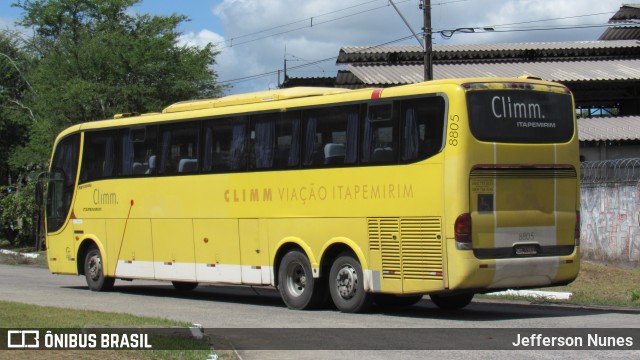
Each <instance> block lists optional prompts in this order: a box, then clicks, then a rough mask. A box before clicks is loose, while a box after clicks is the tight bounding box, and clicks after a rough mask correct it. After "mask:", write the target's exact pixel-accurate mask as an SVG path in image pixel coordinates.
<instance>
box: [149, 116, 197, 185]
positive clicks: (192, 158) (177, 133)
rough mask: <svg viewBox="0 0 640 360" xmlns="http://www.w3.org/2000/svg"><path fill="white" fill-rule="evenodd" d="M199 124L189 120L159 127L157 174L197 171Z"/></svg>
mask: <svg viewBox="0 0 640 360" xmlns="http://www.w3.org/2000/svg"><path fill="white" fill-rule="evenodd" d="M199 125H200V124H199V123H198V122H190V123H181V124H171V125H165V126H161V127H160V134H161V138H160V149H159V150H160V163H159V164H157V165H158V173H159V174H164V175H175V174H188V173H195V172H198V158H199V157H198V140H199V128H200V127H199Z"/></svg>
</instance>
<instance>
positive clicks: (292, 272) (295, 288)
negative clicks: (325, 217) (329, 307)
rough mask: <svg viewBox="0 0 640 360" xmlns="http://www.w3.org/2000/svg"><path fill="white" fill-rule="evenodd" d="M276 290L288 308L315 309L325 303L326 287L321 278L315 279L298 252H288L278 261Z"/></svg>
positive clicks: (308, 264)
mask: <svg viewBox="0 0 640 360" xmlns="http://www.w3.org/2000/svg"><path fill="white" fill-rule="evenodd" d="M278 290H279V291H280V296H281V297H282V300H283V301H284V303H285V304H286V305H287V307H288V308H290V309H294V310H308V309H315V308H318V307H320V306H321V305H323V304H324V303H326V299H327V291H326V286H325V284H324V283H323V281H322V279H321V278H318V279H315V278H314V277H313V271H312V270H311V264H310V263H309V259H308V258H307V256H306V255H305V254H303V253H302V252H300V251H299V250H292V251H289V252H288V253H286V254H285V255H284V257H283V258H282V260H281V261H280V268H279V269H278Z"/></svg>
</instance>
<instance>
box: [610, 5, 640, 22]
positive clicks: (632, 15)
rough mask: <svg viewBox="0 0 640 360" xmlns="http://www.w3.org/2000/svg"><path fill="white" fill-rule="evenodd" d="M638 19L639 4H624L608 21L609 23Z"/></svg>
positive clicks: (639, 17)
mask: <svg viewBox="0 0 640 360" xmlns="http://www.w3.org/2000/svg"><path fill="white" fill-rule="evenodd" d="M637 19H640V4H624V5H622V6H621V7H620V10H618V12H616V14H615V15H613V17H611V19H610V20H609V22H610V23H616V22H626V21H628V20H637Z"/></svg>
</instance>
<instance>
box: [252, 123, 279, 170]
mask: <svg viewBox="0 0 640 360" xmlns="http://www.w3.org/2000/svg"><path fill="white" fill-rule="evenodd" d="M279 119H280V114H279V113H276V114H273V113H272V114H264V115H256V116H252V117H251V140H250V142H249V144H250V145H249V157H250V160H249V164H250V167H251V168H252V169H270V168H272V167H273V162H274V159H275V155H276V154H275V152H276V151H277V149H276V148H275V147H276V122H277V121H278V120H279Z"/></svg>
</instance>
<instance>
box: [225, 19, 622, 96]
mask: <svg viewBox="0 0 640 360" xmlns="http://www.w3.org/2000/svg"><path fill="white" fill-rule="evenodd" d="M626 25H628V24H616V25H612V24H586V25H568V26H550V27H530V28H513V29H505V30H493V31H479V32H473V33H476V34H478V33H487V32H495V33H509V32H527V31H552V30H573V29H587V28H601V27H623V26H626ZM496 26H502V25H496ZM440 31H442V30H439V31H434V33H437V32H440ZM419 35H420V34H419ZM411 38H413V35H409V36H405V37H403V38H399V39H396V40H392V41H389V42H386V43H383V44H379V45H373V46H369V47H365V48H363V49H362V51H367V50H372V49H375V48H378V47H382V46H386V45H390V44H393V43H397V42H401V41H405V40H408V39H411ZM336 58H337V56H332V57H328V58H325V59H321V60H316V61H312V62H309V63H306V64H302V65H297V66H293V67H291V68H290V70H297V69H301V68H304V67H308V66H312V65H317V64H320V63H323V62H327V61H330V60H335V59H336ZM277 73H278V70H274V71H269V72H264V73H261V74H255V75H249V76H245V77H240V78H235V79H230V80H225V81H219V82H218V83H219V84H234V83H239V82H244V81H249V80H255V79H259V78H263V77H267V76H272V75H276V74H277Z"/></svg>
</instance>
